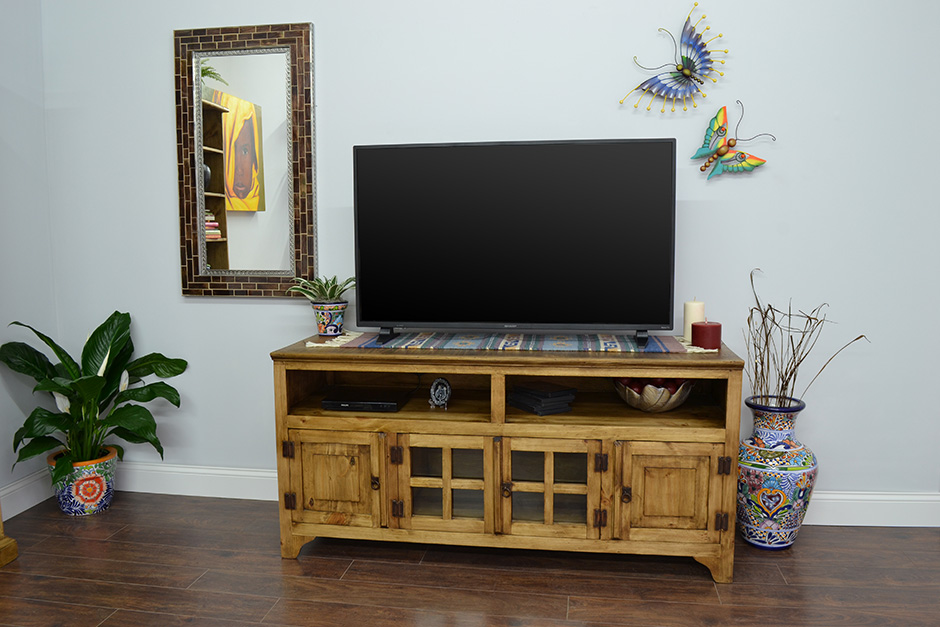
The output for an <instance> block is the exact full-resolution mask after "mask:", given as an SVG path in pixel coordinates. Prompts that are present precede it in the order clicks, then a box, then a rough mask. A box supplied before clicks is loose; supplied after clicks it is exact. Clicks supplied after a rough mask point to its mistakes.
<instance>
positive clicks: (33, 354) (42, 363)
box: [0, 342, 56, 381]
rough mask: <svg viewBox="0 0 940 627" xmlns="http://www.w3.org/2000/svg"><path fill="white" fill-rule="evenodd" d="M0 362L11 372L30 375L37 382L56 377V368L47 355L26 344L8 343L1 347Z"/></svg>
mask: <svg viewBox="0 0 940 627" xmlns="http://www.w3.org/2000/svg"><path fill="white" fill-rule="evenodd" d="M0 361H2V362H3V363H5V364H6V365H7V366H8V367H9V368H10V370H12V371H14V372H19V373H20V374H25V375H28V376H30V377H32V378H34V379H36V380H37V381H42V380H43V379H51V378H52V377H54V376H55V375H56V371H55V366H53V365H52V362H51V361H49V358H48V357H46V356H45V354H43V353H41V352H40V351H38V350H36V349H35V348H33V347H32V346H30V345H29V344H26V343H24V342H7V343H6V344H4V345H3V346H0Z"/></svg>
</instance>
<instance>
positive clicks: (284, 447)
mask: <svg viewBox="0 0 940 627" xmlns="http://www.w3.org/2000/svg"><path fill="white" fill-rule="evenodd" d="M281 457H286V458H287V459H294V443H293V442H291V441H290V440H284V441H283V442H281Z"/></svg>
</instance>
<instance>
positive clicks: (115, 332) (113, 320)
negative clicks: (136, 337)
mask: <svg viewBox="0 0 940 627" xmlns="http://www.w3.org/2000/svg"><path fill="white" fill-rule="evenodd" d="M130 337H131V315H130V314H128V313H120V312H118V311H115V312H114V313H113V314H111V315H110V316H109V317H108V319H107V320H105V321H104V322H102V323H101V325H100V326H99V327H98V328H97V329H95V330H94V331H92V333H91V335H90V336H89V337H88V341H87V342H85V347H84V348H83V349H82V374H85V375H90V374H97V373H98V371H99V370H100V369H101V366H102V364H104V366H105V372H107V371H108V369H109V366H110V365H111V364H110V363H107V362H106V360H108V359H109V357H110V356H111V355H114V356H117V355H118V354H119V353H120V352H121V351H122V350H123V349H124V345H125V344H126V343H127V342H128V340H130ZM119 374H120V373H119ZM102 376H103V373H102Z"/></svg>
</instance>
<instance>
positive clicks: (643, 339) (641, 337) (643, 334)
mask: <svg viewBox="0 0 940 627" xmlns="http://www.w3.org/2000/svg"><path fill="white" fill-rule="evenodd" d="M649 341H650V334H649V331H637V332H636V345H637V347H639V348H646V343H647V342H649Z"/></svg>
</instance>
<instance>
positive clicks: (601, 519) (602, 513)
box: [594, 509, 607, 528]
mask: <svg viewBox="0 0 940 627" xmlns="http://www.w3.org/2000/svg"><path fill="white" fill-rule="evenodd" d="M594 526H595V527H597V528H601V527H606V526H607V510H606V509H595V510H594Z"/></svg>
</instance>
